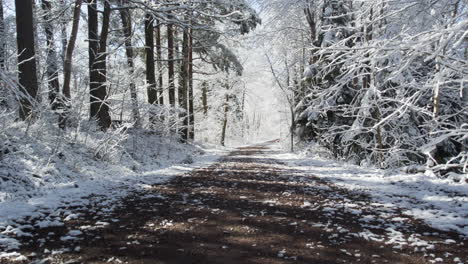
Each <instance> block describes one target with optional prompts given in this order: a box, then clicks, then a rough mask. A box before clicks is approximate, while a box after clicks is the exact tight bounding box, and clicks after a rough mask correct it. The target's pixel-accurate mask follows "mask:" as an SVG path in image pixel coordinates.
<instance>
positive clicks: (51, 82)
mask: <svg viewBox="0 0 468 264" xmlns="http://www.w3.org/2000/svg"><path fill="white" fill-rule="evenodd" d="M42 9H43V10H44V29H45V35H46V42H47V59H46V61H47V70H46V72H47V83H48V86H49V103H50V105H51V106H52V110H56V109H57V107H58V105H59V99H57V96H59V94H60V84H59V79H58V63H57V53H56V51H55V43H54V27H53V26H52V22H51V21H50V13H51V12H52V5H51V4H50V2H49V1H48V0H42Z"/></svg>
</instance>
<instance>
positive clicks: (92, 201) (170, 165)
mask: <svg viewBox="0 0 468 264" xmlns="http://www.w3.org/2000/svg"><path fill="white" fill-rule="evenodd" d="M20 129H21V128H12V129H11V131H7V134H6V135H2V136H6V137H7V139H8V141H9V143H10V145H11V146H14V148H16V150H15V152H14V153H11V154H9V155H6V156H4V157H3V158H2V159H1V160H0V250H2V251H6V252H8V251H12V250H15V249H18V248H19V247H20V246H21V244H20V242H19V241H18V240H17V239H16V238H18V237H21V236H32V235H31V234H30V233H28V231H27V230H28V229H32V228H33V226H32V225H34V227H35V228H47V227H53V226H64V222H66V221H71V220H74V219H77V218H79V217H80V214H79V212H78V211H79V210H80V209H86V208H88V207H91V208H96V207H99V208H101V209H100V211H99V212H96V213H97V214H98V215H106V214H108V213H110V212H111V211H112V210H113V209H114V208H117V207H118V206H119V201H120V200H121V199H122V198H123V197H126V196H128V195H130V194H131V193H132V192H136V191H140V190H144V189H145V188H148V186H151V185H154V184H160V183H164V182H167V181H169V180H170V179H172V178H173V177H175V176H177V175H182V174H185V173H187V172H189V171H191V170H193V169H196V168H200V167H206V166H209V165H210V164H211V163H213V162H214V161H216V160H217V159H218V158H219V157H220V156H221V155H223V154H225V153H226V150H215V149H205V148H204V147H201V146H196V145H186V144H180V143H178V142H177V141H175V140H174V139H164V138H161V137H160V136H154V135H145V134H139V135H136V136H135V137H138V138H137V139H132V138H130V139H127V141H126V142H127V143H126V142H125V141H124V142H121V143H120V147H121V148H122V149H123V150H124V151H122V152H121V154H120V155H121V156H120V157H117V156H116V160H97V159H96V158H95V157H93V156H92V155H89V150H90V149H88V148H87V147H86V146H78V144H70V143H69V141H70V139H69V138H65V139H63V138H62V140H63V141H65V142H64V143H62V144H63V145H62V146H61V147H60V148H61V149H60V150H61V154H60V155H53V154H50V152H52V148H53V147H52V146H53V144H55V143H56V142H57V140H60V139H58V138H56V137H55V136H56V135H54V134H53V132H49V133H48V134H47V135H42V136H36V135H31V136H25V135H24V134H22V132H20V131H18V130H20ZM34 129H35V128H34V127H32V128H30V130H32V131H34ZM8 133H10V134H8ZM80 136H81V135H80V134H79V135H77V137H80ZM93 136H96V135H95V134H92V135H88V137H89V138H88V139H86V140H87V144H88V145H96V144H98V143H99V141H98V140H95V139H94V138H92V137H93ZM11 149H13V147H12V148H11ZM132 152H133V153H132ZM129 153H132V154H129ZM187 157H191V158H192V159H193V161H194V162H193V163H191V164H183V165H180V164H181V163H184V162H183V161H184V160H186V159H187ZM2 175H5V176H6V177H1V176H2ZM69 208H72V209H69ZM96 221H97V222H96V224H95V226H90V227H88V228H90V229H92V228H102V227H104V226H106V225H109V223H105V222H100V221H99V219H97V220H96ZM81 229H82V230H85V229H86V227H82V228H81ZM80 234H81V231H79V230H70V231H69V233H68V234H67V235H66V236H63V237H61V240H63V241H68V240H77V239H79V235H80ZM15 256H16V255H15ZM2 257H5V256H3V255H2V256H0V258H2ZM17 257H20V256H17Z"/></svg>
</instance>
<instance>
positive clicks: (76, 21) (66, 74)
mask: <svg viewBox="0 0 468 264" xmlns="http://www.w3.org/2000/svg"><path fill="white" fill-rule="evenodd" d="M82 2H83V1H82V0H76V2H75V8H74V9H73V25H72V32H71V35H70V40H69V41H68V44H67V46H66V51H65V58H64V63H63V89H62V92H63V95H64V96H65V99H66V100H70V97H71V93H70V80H71V72H72V59H73V51H74V49H75V43H76V38H77V36H78V27H79V25H80V13H81V4H82Z"/></svg>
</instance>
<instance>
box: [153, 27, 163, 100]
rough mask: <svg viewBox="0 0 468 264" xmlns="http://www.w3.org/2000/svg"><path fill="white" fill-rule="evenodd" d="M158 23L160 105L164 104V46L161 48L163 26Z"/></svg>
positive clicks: (157, 46)
mask: <svg viewBox="0 0 468 264" xmlns="http://www.w3.org/2000/svg"><path fill="white" fill-rule="evenodd" d="M155 22H156V27H155V31H156V36H155V38H156V60H157V61H158V87H157V90H158V98H159V104H160V105H163V104H164V96H163V84H164V83H163V66H162V46H161V24H160V23H159V21H158V20H155Z"/></svg>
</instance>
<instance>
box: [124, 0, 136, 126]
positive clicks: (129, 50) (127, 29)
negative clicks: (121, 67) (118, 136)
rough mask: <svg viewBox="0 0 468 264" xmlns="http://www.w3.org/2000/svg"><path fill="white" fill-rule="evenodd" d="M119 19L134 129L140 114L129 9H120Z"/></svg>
mask: <svg viewBox="0 0 468 264" xmlns="http://www.w3.org/2000/svg"><path fill="white" fill-rule="evenodd" d="M126 3H127V1H126V0H121V2H120V5H121V7H122V6H123V4H126ZM120 18H121V20H122V27H123V32H124V36H125V53H126V55H127V64H128V68H129V74H130V98H131V100H132V114H133V120H134V122H135V127H137V128H139V127H140V112H139V110H138V98H137V90H136V84H135V81H134V77H135V66H134V63H133V56H134V55H133V47H132V17H131V14H130V10H129V9H120Z"/></svg>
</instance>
